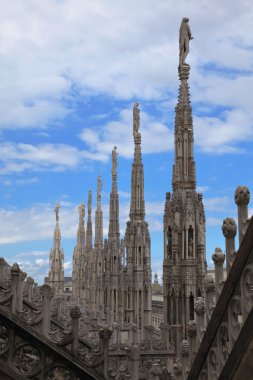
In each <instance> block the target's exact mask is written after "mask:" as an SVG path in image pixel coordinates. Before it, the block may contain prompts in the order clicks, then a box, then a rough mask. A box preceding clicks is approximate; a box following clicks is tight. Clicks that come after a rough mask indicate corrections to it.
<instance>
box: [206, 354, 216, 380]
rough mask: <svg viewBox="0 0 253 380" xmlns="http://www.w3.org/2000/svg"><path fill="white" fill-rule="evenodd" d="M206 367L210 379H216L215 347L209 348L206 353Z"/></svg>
mask: <svg viewBox="0 0 253 380" xmlns="http://www.w3.org/2000/svg"><path fill="white" fill-rule="evenodd" d="M208 369H209V373H210V375H211V376H212V377H211V379H217V377H215V376H217V375H218V358H217V353H216V350H215V348H211V350H210V352H209V354H208Z"/></svg>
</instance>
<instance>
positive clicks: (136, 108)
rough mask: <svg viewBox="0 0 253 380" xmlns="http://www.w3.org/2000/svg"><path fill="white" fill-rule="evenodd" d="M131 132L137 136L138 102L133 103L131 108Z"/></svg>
mask: <svg viewBox="0 0 253 380" xmlns="http://www.w3.org/2000/svg"><path fill="white" fill-rule="evenodd" d="M133 124H134V125H133V134H134V136H137V134H138V133H139V128H140V110H139V103H135V104H134V108H133Z"/></svg>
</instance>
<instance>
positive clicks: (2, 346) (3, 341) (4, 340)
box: [0, 325, 9, 355]
mask: <svg viewBox="0 0 253 380" xmlns="http://www.w3.org/2000/svg"><path fill="white" fill-rule="evenodd" d="M8 348H9V332H8V330H7V328H6V327H5V326H3V325H0V355H2V354H4V353H5V352H6V351H7V350H8Z"/></svg>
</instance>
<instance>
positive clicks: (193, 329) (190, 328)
mask: <svg viewBox="0 0 253 380" xmlns="http://www.w3.org/2000/svg"><path fill="white" fill-rule="evenodd" d="M187 334H188V336H189V337H190V338H194V337H195V336H196V335H197V325H196V321H194V320H191V321H189V322H188V324H187Z"/></svg>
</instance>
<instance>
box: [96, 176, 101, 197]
mask: <svg viewBox="0 0 253 380" xmlns="http://www.w3.org/2000/svg"><path fill="white" fill-rule="evenodd" d="M101 190H102V179H101V176H100V175H99V176H98V184H97V200H98V201H99V202H100V200H101Z"/></svg>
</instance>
